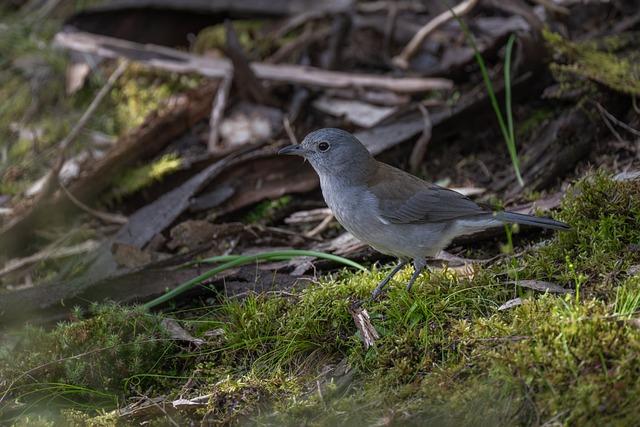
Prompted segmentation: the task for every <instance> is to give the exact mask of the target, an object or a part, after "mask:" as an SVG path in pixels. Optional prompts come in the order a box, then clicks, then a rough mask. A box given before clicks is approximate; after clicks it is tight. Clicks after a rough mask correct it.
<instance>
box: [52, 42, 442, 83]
mask: <svg viewBox="0 0 640 427" xmlns="http://www.w3.org/2000/svg"><path fill="white" fill-rule="evenodd" d="M55 44H56V45H57V46H60V47H64V48H67V49H71V50H75V51H78V52H85V53H91V54H94V55H99V56H102V57H106V58H120V57H123V56H124V57H126V58H128V59H130V60H135V61H138V62H140V63H143V64H145V65H147V66H149V67H154V68H158V69H163V70H169V71H172V72H176V73H198V74H201V75H203V76H206V77H210V78H216V79H220V78H223V77H224V76H226V74H227V73H228V72H229V70H231V68H232V64H231V61H229V60H228V59H224V58H209V57H204V56H200V55H193V54H189V53H185V52H180V51H178V50H176V49H170V48H166V47H161V46H154V45H143V44H140V43H134V42H129V41H126V40H120V39H116V38H112V37H106V36H99V35H95V34H90V33H81V32H75V33H70V32H68V33H58V34H57V35H56V37H55ZM251 68H252V69H253V71H254V72H255V74H256V76H257V77H258V78H259V79H263V80H271V81H274V82H281V83H287V84H300V85H306V86H316V87H324V88H354V87H355V88H359V87H364V88H375V89H385V90H391V91H394V92H399V93H420V92H427V91H430V90H447V89H451V88H452V87H453V82H452V81H451V80H448V79H443V78H428V77H390V76H381V75H374V74H362V73H347V72H339V71H328V70H322V69H319V68H315V67H310V66H303V65H293V64H267V63H262V62H254V63H251Z"/></svg>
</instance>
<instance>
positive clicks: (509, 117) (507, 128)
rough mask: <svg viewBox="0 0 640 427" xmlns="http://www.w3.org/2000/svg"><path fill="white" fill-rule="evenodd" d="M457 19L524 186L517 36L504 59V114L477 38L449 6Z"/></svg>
mask: <svg viewBox="0 0 640 427" xmlns="http://www.w3.org/2000/svg"><path fill="white" fill-rule="evenodd" d="M447 7H448V8H449V10H450V11H451V13H452V14H453V16H454V17H455V19H456V20H457V21H458V23H459V24H460V28H461V29H462V32H463V33H464V35H465V38H466V39H467V43H469V45H470V46H471V48H472V49H473V55H474V57H475V60H476V63H477V64H478V67H479V68H480V73H481V74H482V80H483V82H484V85H485V88H486V89H487V94H488V95H489V100H490V102H491V107H492V108H493V112H494V113H495V116H496V119H497V120H498V125H499V126H500V131H501V133H502V137H503V139H504V141H505V143H506V144H507V150H508V151H509V157H511V164H512V165H513V171H514V173H515V175H516V179H517V180H518V184H520V186H524V181H523V180H522V175H521V173H520V161H519V160H518V152H517V149H516V137H515V131H514V125H513V112H512V109H511V53H512V51H513V43H514V42H515V40H516V36H515V34H511V36H509V39H508V40H507V45H506V47H505V57H504V109H505V112H504V114H503V113H502V110H501V109H500V105H499V104H498V99H497V97H496V93H495V90H494V88H493V83H492V82H491V79H490V78H489V71H488V70H487V65H486V63H485V61H484V58H483V57H482V54H481V53H480V50H479V49H478V46H477V44H476V40H475V37H474V36H473V33H472V32H471V30H470V29H469V27H468V26H467V24H466V22H465V21H464V19H462V18H461V17H459V16H458V15H456V13H455V12H454V11H453V9H452V8H451V6H449V5H447Z"/></svg>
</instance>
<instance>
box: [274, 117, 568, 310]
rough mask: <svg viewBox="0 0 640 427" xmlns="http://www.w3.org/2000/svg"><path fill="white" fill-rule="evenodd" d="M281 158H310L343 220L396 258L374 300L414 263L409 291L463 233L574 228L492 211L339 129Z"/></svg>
mask: <svg viewBox="0 0 640 427" xmlns="http://www.w3.org/2000/svg"><path fill="white" fill-rule="evenodd" d="M278 153H279V154H287V155H297V156H301V157H303V158H304V159H305V160H306V161H308V162H309V163H310V164H311V166H312V167H313V169H314V170H315V171H316V173H317V174H318V176H319V178H320V187H321V190H322V195H323V197H324V200H325V202H326V204H327V206H328V207H329V208H330V209H331V211H332V213H333V215H334V216H335V218H336V219H337V220H338V222H339V223H340V224H341V225H342V226H343V227H344V228H345V229H346V230H347V231H349V232H350V233H351V234H353V235H354V236H355V237H356V238H357V239H359V240H361V241H362V242H364V243H366V244H367V245H369V246H371V247H372V248H373V249H375V250H376V251H378V252H381V253H383V254H386V255H390V256H393V257H395V258H397V259H398V264H397V265H396V266H395V267H394V268H393V269H392V270H391V272H390V273H389V274H388V275H387V277H385V278H384V279H383V280H382V281H381V282H380V283H379V284H378V285H377V286H376V288H375V290H374V291H373V293H372V296H371V297H372V299H376V298H377V297H378V296H379V295H380V293H381V292H382V291H383V289H384V287H385V286H386V285H387V284H388V283H389V281H391V280H392V279H393V277H394V276H395V275H396V274H397V273H398V272H399V271H400V270H401V269H402V268H403V267H404V266H405V265H407V264H408V263H409V262H412V263H413V268H414V271H413V274H412V276H411V278H410V279H409V282H408V283H407V286H406V289H407V290H408V291H410V290H411V288H412V286H413V284H414V282H415V281H416V279H417V278H418V276H419V275H420V273H421V272H422V271H423V270H424V269H425V268H426V266H427V259H428V258H432V257H434V256H435V255H436V254H437V253H438V252H440V251H441V250H442V249H444V248H446V247H447V246H448V245H449V244H450V243H451V241H452V240H453V239H455V238H456V237H458V236H462V235H466V234H471V233H474V232H477V231H481V230H484V229H486V228H489V227H492V226H495V225H498V224H504V223H516V224H524V225H530V226H537V227H542V228H549V229H552V230H569V229H570V227H569V225H567V224H565V223H563V222H560V221H556V220H554V219H551V218H544V217H537V216H534V215H526V214H520V213H516V212H508V211H493V210H491V209H489V208H487V207H484V206H481V205H479V204H477V203H476V202H474V201H473V200H471V199H470V198H468V197H466V196H464V195H462V194H460V193H458V192H456V191H453V190H450V189H447V188H444V187H440V186H438V185H436V184H432V183H429V182H427V181H424V180H422V179H420V178H418V177H417V176H415V175H411V174H410V173H408V172H405V171H403V170H401V169H398V168H395V167H393V166H391V165H389V164H386V163H383V162H380V161H378V160H376V159H375V158H374V157H373V156H372V155H371V153H369V151H368V150H367V148H366V147H365V146H364V144H362V143H361V142H360V141H359V140H358V139H357V138H356V137H355V136H354V135H352V134H351V133H349V132H347V131H345V130H342V129H335V128H323V129H319V130H316V131H313V132H311V133H309V134H308V135H307V136H306V137H305V138H304V140H303V141H302V142H301V143H300V144H294V145H289V146H287V147H284V148H282V149H281V150H280V151H279V152H278Z"/></svg>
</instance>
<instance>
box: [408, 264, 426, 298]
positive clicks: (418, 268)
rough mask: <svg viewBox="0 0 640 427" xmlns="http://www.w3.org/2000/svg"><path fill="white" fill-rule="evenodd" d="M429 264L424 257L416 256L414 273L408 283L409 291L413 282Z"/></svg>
mask: <svg viewBox="0 0 640 427" xmlns="http://www.w3.org/2000/svg"><path fill="white" fill-rule="evenodd" d="M426 266H427V261H426V260H425V259H423V258H416V259H414V260H413V275H411V279H409V283H407V292H409V291H410V290H411V287H412V286H413V282H415V281H416V279H417V278H418V276H419V275H420V273H422V270H424V268H425V267H426Z"/></svg>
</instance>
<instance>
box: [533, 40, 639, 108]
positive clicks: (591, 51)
mask: <svg viewBox="0 0 640 427" xmlns="http://www.w3.org/2000/svg"><path fill="white" fill-rule="evenodd" d="M543 34H544V37H545V40H546V41H547V43H548V44H549V46H550V47H551V49H552V50H553V51H554V52H555V53H556V54H559V55H562V56H563V57H565V58H566V63H564V64H552V68H553V69H554V70H555V71H556V72H565V73H571V74H574V75H578V76H581V77H584V78H588V79H591V80H594V81H597V82H599V83H602V84H604V85H605V86H608V87H610V88H611V89H614V90H617V91H619V92H623V93H627V94H630V95H639V94H640V62H639V61H638V59H640V58H638V56H637V53H635V54H634V53H632V54H631V56H629V57H628V58H625V57H623V56H621V55H618V54H614V53H611V50H614V49H615V50H617V49H619V48H621V47H625V48H627V47H629V44H631V40H632V39H633V38H632V37H631V35H627V34H623V35H621V36H618V37H615V38H614V37H609V38H606V39H605V40H604V41H603V42H600V43H598V42H588V43H573V42H571V41H569V40H566V39H564V38H562V36H560V35H559V34H556V33H552V32H550V31H545V32H544V33H543ZM635 36H636V38H635V40H636V42H637V40H638V39H637V34H636V35H635ZM603 48H604V49H603ZM631 48H632V49H633V50H636V49H637V46H636V47H633V46H631ZM605 49H606V50H609V51H606V50H605Z"/></svg>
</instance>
